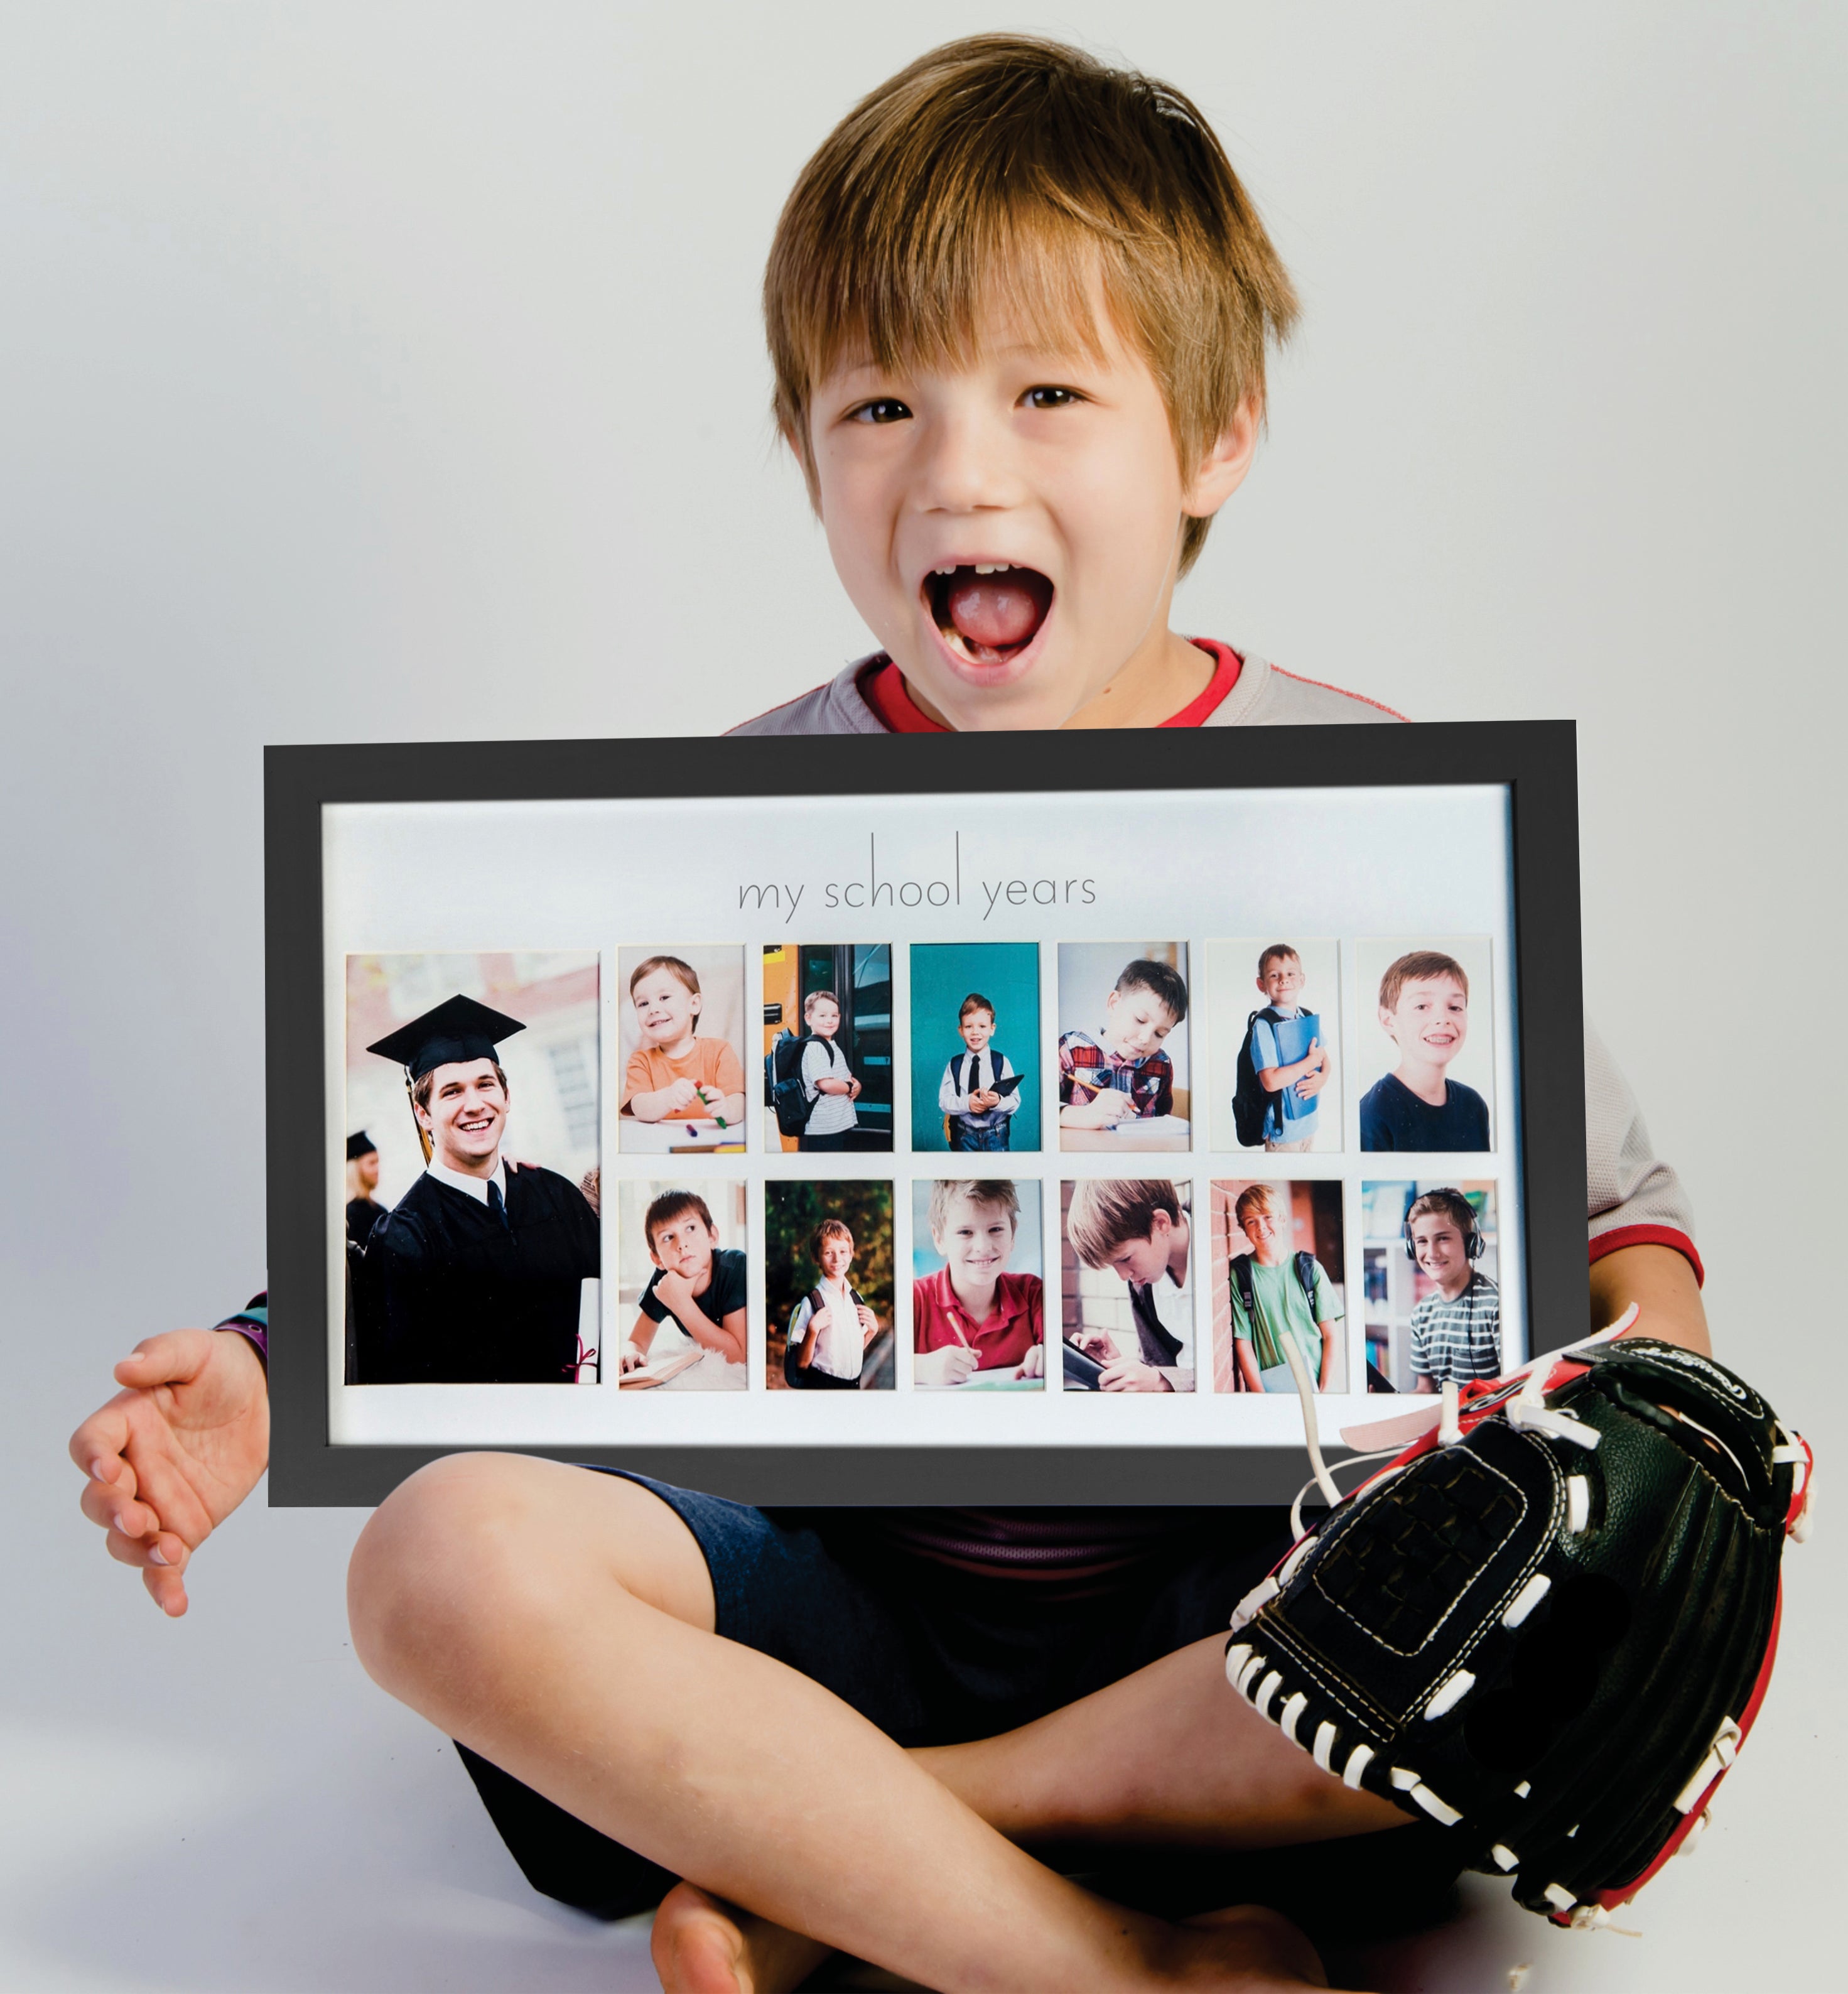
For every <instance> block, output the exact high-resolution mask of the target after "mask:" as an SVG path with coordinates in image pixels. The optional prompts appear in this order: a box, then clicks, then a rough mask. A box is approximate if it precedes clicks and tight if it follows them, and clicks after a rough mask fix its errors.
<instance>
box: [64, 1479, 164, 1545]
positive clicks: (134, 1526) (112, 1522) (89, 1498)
mask: <svg viewBox="0 0 1848 1994" xmlns="http://www.w3.org/2000/svg"><path fill="white" fill-rule="evenodd" d="M78 1506H79V1507H80V1509H82V1511H83V1513H84V1515H85V1516H87V1517H88V1518H89V1519H90V1520H91V1523H100V1524H101V1526H103V1528H104V1530H121V1529H122V1523H123V1522H124V1521H125V1522H126V1523H128V1526H129V1527H128V1529H127V1530H123V1532H122V1533H123V1535H124V1536H125V1537H139V1536H141V1535H142V1533H144V1532H145V1531H146V1530H148V1529H149V1528H150V1527H152V1526H154V1525H155V1523H156V1521H157V1519H156V1517H155V1515H154V1513H153V1511H152V1509H149V1507H148V1506H147V1505H146V1503H145V1502H137V1501H135V1484H134V1482H133V1480H132V1478H131V1479H130V1481H129V1482H128V1486H127V1487H126V1488H122V1487H121V1486H119V1485H116V1486H111V1485H108V1484H107V1483H104V1482H85V1483H84V1493H83V1495H82V1497H81V1499H80V1502H79V1504H78Z"/></svg>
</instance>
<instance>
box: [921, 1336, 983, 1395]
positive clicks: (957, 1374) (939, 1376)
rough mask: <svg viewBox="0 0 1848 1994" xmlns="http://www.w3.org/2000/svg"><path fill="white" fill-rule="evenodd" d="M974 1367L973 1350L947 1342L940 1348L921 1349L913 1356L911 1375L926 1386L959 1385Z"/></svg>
mask: <svg viewBox="0 0 1848 1994" xmlns="http://www.w3.org/2000/svg"><path fill="white" fill-rule="evenodd" d="M974 1369H976V1361H975V1352H974V1351H973V1350H971V1349H970V1348H968V1347H967V1345H964V1344H960V1343H947V1344H946V1345H944V1346H943V1348H942V1349H940V1350H926V1351H922V1352H920V1353H919V1355H917V1356H916V1357H915V1358H913V1360H912V1379H913V1380H914V1382H916V1383H918V1384H919V1385H922V1386H926V1388H929V1386H935V1385H960V1384H961V1383H962V1382H963V1380H964V1379H966V1378H967V1376H969V1374H970V1372H972V1371H973V1370H974Z"/></svg>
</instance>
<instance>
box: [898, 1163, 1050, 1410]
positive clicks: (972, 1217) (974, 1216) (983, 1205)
mask: <svg viewBox="0 0 1848 1994" xmlns="http://www.w3.org/2000/svg"><path fill="white" fill-rule="evenodd" d="M1020 1217H1021V1215H1020V1194H1019V1192H1018V1191H1017V1190H1016V1189H1015V1187H1014V1185H1013V1184H1011V1182H1009V1181H1008V1180H1007V1179H1006V1178H1004V1177H998V1178H995V1179H993V1180H986V1179H980V1178H977V1179H975V1180H961V1179H943V1178H939V1180H937V1181H936V1183H935V1184H933V1185H932V1186H931V1187H930V1204H929V1212H928V1215H927V1223H928V1225H929V1232H930V1243H931V1245H932V1246H933V1247H934V1248H935V1249H936V1252H937V1254H938V1256H939V1257H940V1258H941V1259H942V1260H943V1266H941V1267H939V1268H938V1269H937V1270H936V1273H933V1274H926V1275H924V1276H922V1277H921V1278H920V1279H919V1280H915V1281H914V1282H912V1288H911V1322H912V1352H913V1355H912V1372H911V1375H912V1382H913V1383H914V1384H915V1385H916V1386H918V1387H919V1389H931V1388H933V1387H936V1386H947V1385H961V1384H964V1383H967V1382H968V1381H969V1380H970V1379H971V1378H974V1377H975V1376H977V1374H978V1373H979V1374H980V1376H982V1377H983V1378H984V1379H985V1380H987V1381H990V1382H992V1381H993V1380H994V1379H996V1378H1006V1379H1009V1380H1011V1381H1014V1382H1021V1383H1026V1382H1031V1381H1032V1380H1035V1379H1039V1380H1042V1381H1043V1379H1045V1368H1046V1367H1045V1334H1044V1307H1043V1304H1042V1285H1041V1282H1040V1279H1039V1276H1038V1275H1037V1274H1027V1273H1014V1272H1011V1270H1010V1269H1009V1268H1008V1258H1009V1256H1011V1254H1012V1252H1013V1251H1014V1246H1015V1239H1016V1237H1017V1236H1018V1232H1019V1230H1020Z"/></svg>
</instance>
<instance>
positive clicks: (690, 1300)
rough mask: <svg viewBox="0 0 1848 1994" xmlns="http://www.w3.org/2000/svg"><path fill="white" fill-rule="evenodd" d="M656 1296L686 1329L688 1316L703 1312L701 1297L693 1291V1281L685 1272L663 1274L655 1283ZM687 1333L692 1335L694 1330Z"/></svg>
mask: <svg viewBox="0 0 1848 1994" xmlns="http://www.w3.org/2000/svg"><path fill="white" fill-rule="evenodd" d="M655 1299H656V1300H658V1301H661V1302H664V1303H665V1304H666V1306H667V1312H668V1314H669V1315H671V1316H672V1317H673V1318H674V1320H675V1321H676V1322H678V1323H679V1325H680V1327H681V1328H683V1329H686V1318H687V1317H689V1316H690V1315H694V1314H703V1310H701V1309H700V1301H699V1297H697V1296H696V1294H695V1293H693V1283H692V1282H691V1281H690V1280H688V1279H687V1278H686V1276H685V1275H684V1274H681V1273H666V1274H663V1275H662V1276H661V1278H660V1280H658V1281H657V1282H656V1283H655ZM686 1333H687V1334H688V1335H689V1336H690V1335H691V1334H693V1331H691V1330H687V1331H686Z"/></svg>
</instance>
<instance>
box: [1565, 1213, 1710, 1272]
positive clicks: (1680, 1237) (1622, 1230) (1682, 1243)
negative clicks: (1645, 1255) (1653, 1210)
mask: <svg viewBox="0 0 1848 1994" xmlns="http://www.w3.org/2000/svg"><path fill="white" fill-rule="evenodd" d="M1625 1246H1669V1247H1672V1248H1673V1249H1674V1250H1675V1252H1677V1253H1679V1254H1680V1255H1681V1256H1682V1257H1683V1258H1684V1259H1685V1260H1686V1262H1687V1263H1688V1265H1689V1266H1690V1267H1692V1269H1694V1279H1695V1280H1696V1282H1698V1283H1699V1285H1700V1286H1701V1287H1703V1288H1704V1287H1706V1284H1707V1270H1706V1268H1705V1267H1703V1266H1702V1265H1701V1263H1700V1255H1699V1252H1698V1250H1697V1249H1696V1247H1695V1245H1694V1242H1693V1241H1692V1239H1689V1237H1688V1235H1686V1233H1685V1232H1677V1231H1676V1230H1675V1228H1674V1227H1673V1226H1672V1225H1618V1226H1614V1227H1613V1228H1611V1230H1610V1232H1600V1234H1598V1235H1597V1236H1596V1239H1593V1241H1592V1242H1591V1259H1592V1264H1593V1266H1596V1264H1597V1263H1598V1262H1599V1261H1600V1260H1601V1259H1603V1257H1604V1256H1605V1255H1606V1254H1607V1253H1615V1252H1618V1251H1620V1249H1622V1248H1624V1247H1625Z"/></svg>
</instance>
